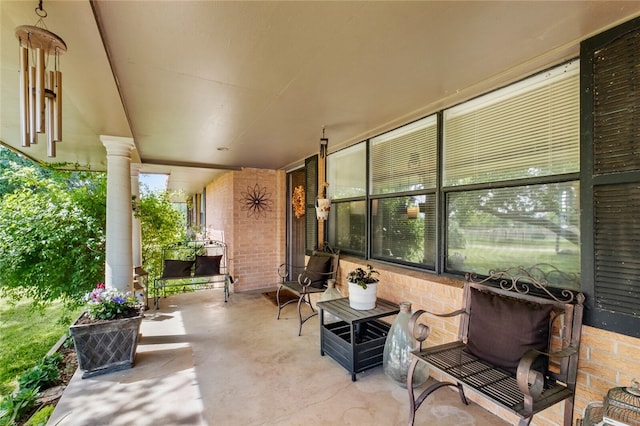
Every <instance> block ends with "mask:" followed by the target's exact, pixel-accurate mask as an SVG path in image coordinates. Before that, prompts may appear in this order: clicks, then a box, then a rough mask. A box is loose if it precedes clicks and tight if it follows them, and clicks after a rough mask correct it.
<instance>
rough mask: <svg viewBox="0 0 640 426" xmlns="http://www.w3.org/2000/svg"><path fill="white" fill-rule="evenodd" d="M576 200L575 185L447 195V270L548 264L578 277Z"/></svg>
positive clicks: (578, 235) (514, 188)
mask: <svg viewBox="0 0 640 426" xmlns="http://www.w3.org/2000/svg"><path fill="white" fill-rule="evenodd" d="M578 196H579V184H578V182H576V181H571V182H563V183H553V184H539V185H527V186H514V187H507V188H497V189H481V190H474V191H464V192H452V193H450V194H448V196H447V269H448V270H451V271H459V272H466V271H475V272H478V273H482V274H486V273H487V272H488V271H489V270H491V269H502V268H505V267H509V266H513V265H522V266H525V267H528V266H533V265H536V264H540V263H547V264H551V265H553V266H555V267H557V268H558V269H560V270H561V271H563V272H566V273H571V274H576V276H577V275H579V274H580V226H579V225H580V223H579V218H580V208H579V205H578V199H579V198H578ZM573 290H579V289H578V288H574V289H573Z"/></svg>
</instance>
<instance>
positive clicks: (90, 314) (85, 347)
mask: <svg viewBox="0 0 640 426" xmlns="http://www.w3.org/2000/svg"><path fill="white" fill-rule="evenodd" d="M84 301H85V302H86V308H85V311H84V312H83V313H82V314H81V315H80V316H79V317H78V319H77V320H76V321H75V322H74V323H73V325H71V327H69V332H70V334H71V337H72V338H73V343H74V346H75V349H76V354H77V356H78V368H79V369H80V370H83V371H84V373H83V375H82V378H83V379H84V378H87V377H92V376H96V375H98V374H105V373H110V372H112V371H118V370H124V369H126V368H131V367H132V366H133V360H134V357H135V353H136V349H137V346H138V336H139V334H140V325H141V324H142V317H143V314H142V309H143V308H142V306H141V305H140V304H139V303H138V302H137V301H136V299H135V298H134V297H133V295H132V294H131V293H130V292H123V291H120V290H117V289H114V288H106V287H105V285H104V284H103V283H98V285H97V286H96V288H95V289H94V290H93V291H91V292H89V293H87V294H86V295H85V296H84Z"/></svg>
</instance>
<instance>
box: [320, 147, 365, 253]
mask: <svg viewBox="0 0 640 426" xmlns="http://www.w3.org/2000/svg"><path fill="white" fill-rule="evenodd" d="M366 176H367V145H366V143H365V142H362V143H359V144H357V145H354V146H351V147H349V148H346V149H343V150H341V151H338V152H335V153H333V154H331V155H329V156H327V182H328V183H329V187H328V188H327V196H328V197H329V198H331V201H332V205H331V211H330V212H329V226H328V240H329V244H331V245H332V246H333V247H334V248H339V249H340V250H342V251H343V252H345V253H351V254H355V255H359V256H365V254H366V229H367V214H366V210H367V209H366V207H367V204H366V199H365V196H366V194H367V180H366Z"/></svg>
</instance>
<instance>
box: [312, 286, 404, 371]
mask: <svg viewBox="0 0 640 426" xmlns="http://www.w3.org/2000/svg"><path fill="white" fill-rule="evenodd" d="M317 306H318V308H319V309H320V355H322V356H324V355H325V353H326V354H327V355H329V356H330V357H331V358H333V359H334V360H336V361H337V362H338V364H340V365H342V366H343V367H344V368H346V369H347V371H349V373H351V380H352V381H354V382H355V381H356V373H360V372H362V371H364V370H366V369H369V368H372V367H375V366H378V365H380V364H382V353H383V351H384V343H385V341H386V339H387V333H388V332H389V328H390V324H388V323H386V322H383V321H380V320H379V318H382V317H386V316H389V315H395V314H397V313H398V312H400V306H399V305H397V304H395V303H392V302H389V301H388V300H384V299H377V301H376V307H375V308H373V309H370V310H366V311H358V310H356V309H353V308H351V307H350V306H349V298H348V297H343V298H340V299H333V300H327V301H324V302H318V304H317ZM325 311H326V312H328V313H330V314H333V315H334V316H335V317H337V318H339V320H340V321H338V322H334V323H328V324H325V315H324V312H325Z"/></svg>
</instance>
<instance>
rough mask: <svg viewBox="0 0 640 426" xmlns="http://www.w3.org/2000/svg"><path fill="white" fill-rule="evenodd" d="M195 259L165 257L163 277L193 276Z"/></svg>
mask: <svg viewBox="0 0 640 426" xmlns="http://www.w3.org/2000/svg"><path fill="white" fill-rule="evenodd" d="M192 266H193V260H172V259H165V261H164V270H163V271H162V278H182V277H190V276H191V267H192Z"/></svg>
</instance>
